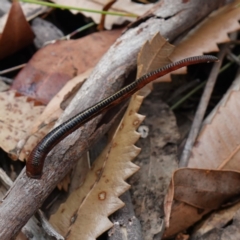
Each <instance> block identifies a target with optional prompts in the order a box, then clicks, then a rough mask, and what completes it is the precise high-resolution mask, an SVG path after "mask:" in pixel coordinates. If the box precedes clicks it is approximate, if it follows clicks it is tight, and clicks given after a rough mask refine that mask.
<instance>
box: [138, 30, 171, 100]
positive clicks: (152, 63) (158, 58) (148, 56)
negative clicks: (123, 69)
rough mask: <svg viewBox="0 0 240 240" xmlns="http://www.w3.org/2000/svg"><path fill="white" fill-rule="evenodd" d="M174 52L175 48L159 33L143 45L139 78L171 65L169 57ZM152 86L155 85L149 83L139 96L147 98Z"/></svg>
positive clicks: (139, 61) (139, 64)
mask: <svg viewBox="0 0 240 240" xmlns="http://www.w3.org/2000/svg"><path fill="white" fill-rule="evenodd" d="M173 50H174V46H173V45H171V44H170V43H169V42H168V41H167V40H166V39H165V38H164V37H162V36H161V35H160V34H159V33H157V34H156V35H155V36H154V37H153V38H152V40H151V41H150V42H149V41H147V42H146V43H145V44H144V45H143V47H142V48H141V50H140V52H139V54H138V71H137V78H140V77H141V76H142V75H144V74H146V73H148V72H151V71H153V70H156V69H158V68H159V67H162V66H165V65H167V64H169V63H171V61H170V60H169V58H168V57H169V56H170V55H171V53H172V51H173ZM156 81H157V80H156ZM160 81H161V80H160ZM152 84H153V83H149V84H148V85H147V86H145V87H144V88H142V89H141V90H139V92H138V94H139V95H142V96H145V97H146V96H147V95H148V94H149V93H150V92H151V91H152Z"/></svg>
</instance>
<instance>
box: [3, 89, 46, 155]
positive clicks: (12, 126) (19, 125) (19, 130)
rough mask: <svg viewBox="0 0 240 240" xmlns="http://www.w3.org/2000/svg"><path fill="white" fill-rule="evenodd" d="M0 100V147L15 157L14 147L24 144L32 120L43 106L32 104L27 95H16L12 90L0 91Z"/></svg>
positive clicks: (17, 147)
mask: <svg viewBox="0 0 240 240" xmlns="http://www.w3.org/2000/svg"><path fill="white" fill-rule="evenodd" d="M0 100H1V101H0V109H1V116H0V118H1V120H0V129H1V134H0V138H1V148H2V149H3V150H4V151H6V152H8V153H10V154H11V155H12V156H15V159H16V158H17V156H18V154H19V153H18V152H16V149H19V148H21V147H20V146H22V145H23V144H24V141H25V140H26V137H27V136H29V130H30V128H31V126H32V124H33V122H34V121H35V120H36V118H37V117H38V116H39V115H40V114H41V112H42V111H43V109H44V107H43V106H34V102H33V101H29V100H28V98H27V97H17V96H16V93H15V92H14V91H7V92H1V93H0Z"/></svg>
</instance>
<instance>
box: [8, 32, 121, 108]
mask: <svg viewBox="0 0 240 240" xmlns="http://www.w3.org/2000/svg"><path fill="white" fill-rule="evenodd" d="M120 34H121V29H118V30H113V31H103V32H96V33H93V34H90V35H88V36H86V37H83V38H80V39H77V40H69V41H58V42H56V43H54V44H50V45H48V46H46V47H44V48H41V49H40V50H39V51H37V53H36V54H34V56H33V57H32V58H31V60H30V61H29V62H28V64H27V65H26V66H25V67H24V68H23V69H22V70H21V71H20V72H19V74H18V75H17V76H16V78H15V81H14V83H13V85H12V89H15V90H16V91H18V92H20V93H21V94H24V95H27V96H30V97H31V98H34V99H36V100H37V101H40V102H42V103H44V104H47V103H49V101H50V100H51V99H52V98H53V97H54V96H55V95H56V94H57V93H58V92H59V91H60V90H61V88H62V87H63V86H64V85H65V84H66V82H67V81H69V80H70V79H72V78H73V77H75V76H77V75H79V74H81V73H83V72H85V71H87V70H88V69H89V68H92V67H94V66H95V65H96V64H97V62H98V61H99V59H100V58H101V57H102V55H103V54H104V53H105V52H106V51H107V49H108V48H109V47H110V46H111V45H112V44H113V43H114V42H115V40H116V39H117V38H118V37H119V35H120Z"/></svg>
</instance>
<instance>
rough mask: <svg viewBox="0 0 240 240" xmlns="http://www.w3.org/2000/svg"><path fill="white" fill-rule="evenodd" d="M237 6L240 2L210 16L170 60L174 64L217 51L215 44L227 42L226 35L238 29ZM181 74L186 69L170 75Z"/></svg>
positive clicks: (238, 15)
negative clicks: (184, 59) (187, 58)
mask: <svg viewBox="0 0 240 240" xmlns="http://www.w3.org/2000/svg"><path fill="white" fill-rule="evenodd" d="M239 4H240V0H235V1H234V2H233V3H231V4H228V5H226V6H225V7H223V8H221V9H219V10H217V11H216V12H213V13H212V14H210V16H209V17H208V18H206V19H205V20H204V21H203V22H201V23H200V24H199V25H197V27H196V28H195V29H193V30H192V31H190V32H189V33H188V34H187V36H186V37H185V38H184V39H183V40H182V41H181V43H180V44H178V45H177V46H176V48H175V50H174V51H173V53H172V55H171V56H170V59H171V60H172V61H173V62H175V61H178V60H180V59H183V58H186V57H191V56H197V55H202V54H204V53H209V52H217V51H219V49H218V46H217V44H219V43H224V42H229V41H230V39H229V37H228V33H231V32H234V31H237V30H239V29H240V25H239V22H238V21H239V20H240V7H239ZM183 73H186V68H181V69H178V70H176V71H174V72H172V73H171V74H183ZM162 79H165V80H168V79H170V75H169V74H168V75H166V76H163V77H162Z"/></svg>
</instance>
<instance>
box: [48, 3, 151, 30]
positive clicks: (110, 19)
mask: <svg viewBox="0 0 240 240" xmlns="http://www.w3.org/2000/svg"><path fill="white" fill-rule="evenodd" d="M109 1H110V0H109ZM109 1H105V0H97V1H91V0H88V1H85V0H54V1H53V2H55V3H58V4H61V5H67V6H74V7H79V8H83V7H84V8H86V9H93V10H99V11H101V10H102V9H103V7H104V6H105V5H106V4H107V3H108V2H109ZM152 7H153V4H146V5H144V4H141V3H135V2H132V1H129V0H121V1H117V2H116V3H115V4H114V5H113V6H112V7H111V8H110V9H109V11H114V12H120V13H130V14H131V13H132V14H136V15H139V16H141V15H143V14H144V13H145V12H147V11H148V10H149V9H151V8H152ZM71 12H72V13H74V14H76V13H78V12H77V11H76V10H72V11H71ZM82 14H84V15H85V16H87V17H91V18H92V19H93V20H94V22H96V23H97V24H98V23H99V22H100V19H101V14H96V13H91V12H82ZM134 20H135V18H132V17H122V16H113V15H108V16H107V17H106V20H105V27H106V29H111V28H112V25H113V24H122V23H123V22H125V21H134Z"/></svg>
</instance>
